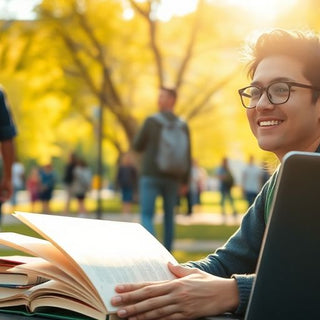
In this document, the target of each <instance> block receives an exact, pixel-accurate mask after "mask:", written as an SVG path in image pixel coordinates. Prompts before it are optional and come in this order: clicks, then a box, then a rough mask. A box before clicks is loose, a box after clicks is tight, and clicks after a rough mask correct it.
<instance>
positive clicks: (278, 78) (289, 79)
mask: <svg viewBox="0 0 320 320" xmlns="http://www.w3.org/2000/svg"><path fill="white" fill-rule="evenodd" d="M279 81H291V82H294V79H291V78H287V77H277V78H274V79H272V80H271V81H270V82H269V84H271V83H274V82H279ZM259 84H261V81H253V82H251V85H252V86H254V85H259Z"/></svg>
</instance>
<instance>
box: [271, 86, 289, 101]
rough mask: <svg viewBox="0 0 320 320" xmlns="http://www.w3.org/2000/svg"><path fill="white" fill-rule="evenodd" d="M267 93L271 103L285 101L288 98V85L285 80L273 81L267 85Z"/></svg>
mask: <svg viewBox="0 0 320 320" xmlns="http://www.w3.org/2000/svg"><path fill="white" fill-rule="evenodd" d="M267 94H268V97H269V100H270V102H271V103H274V104H281V103H285V102H286V101H287V100H288V99H289V95H290V87H289V85H288V84H287V83H285V82H277V83H273V84H272V85H270V86H269V88H268V90H267Z"/></svg>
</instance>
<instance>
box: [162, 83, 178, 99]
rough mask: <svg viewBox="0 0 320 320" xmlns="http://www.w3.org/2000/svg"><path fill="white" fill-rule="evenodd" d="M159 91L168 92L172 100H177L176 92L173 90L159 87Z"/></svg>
mask: <svg viewBox="0 0 320 320" xmlns="http://www.w3.org/2000/svg"><path fill="white" fill-rule="evenodd" d="M160 90H164V91H166V92H168V94H169V95H171V96H172V97H173V98H174V99H177V90H176V89H174V88H168V87H164V86H162V87H160Z"/></svg>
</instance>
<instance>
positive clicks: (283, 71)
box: [112, 30, 320, 319]
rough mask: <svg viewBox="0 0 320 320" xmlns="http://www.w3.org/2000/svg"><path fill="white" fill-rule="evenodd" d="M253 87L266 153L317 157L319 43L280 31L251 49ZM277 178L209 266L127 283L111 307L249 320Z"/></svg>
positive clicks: (251, 117)
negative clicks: (158, 279)
mask: <svg viewBox="0 0 320 320" xmlns="http://www.w3.org/2000/svg"><path fill="white" fill-rule="evenodd" d="M251 54H252V58H251V62H250V64H249V75H250V77H251V79H252V82H251V84H250V85H249V86H248V87H245V88H243V89H240V90H239V94H240V96H241V101H242V104H243V106H244V107H245V108H246V112H247V117H248V121H249V124H250V128H251V130H252V132H253V134H254V136H255V137H256V139H257V141H258V144H259V146H260V147H261V148H262V149H263V150H267V151H271V152H273V153H274V154H275V155H276V156H277V157H278V158H279V160H280V161H281V160H282V158H283V156H284V155H285V154H286V153H287V152H288V151H293V150H296V151H312V152H313V151H315V152H318V151H319V144H320V99H318V98H319V93H320V89H319V88H320V42H319V39H318V37H316V36H315V35H313V34H311V33H300V32H288V31H284V30H274V31H272V32H270V33H265V34H263V35H261V36H260V38H259V39H258V41H257V42H256V44H255V46H254V47H253V48H252V53H251ZM276 178H277V171H276V172H275V174H274V175H273V176H272V177H271V178H270V179H269V181H268V182H267V183H266V184H265V186H264V187H263V188H262V191H261V192H260V193H259V195H258V196H257V198H256V200H255V202H254V203H253V205H252V206H251V207H250V208H249V209H248V212H247V213H246V215H245V216H244V218H243V221H242V223H241V226H240V228H239V230H238V231H237V232H236V233H235V234H234V235H233V236H232V237H231V238H230V239H229V240H228V241H227V243H226V244H225V246H223V247H222V248H220V249H218V250H217V251H216V252H215V253H213V254H210V255H209V256H207V257H206V258H205V259H203V260H200V261H195V262H189V263H186V264H185V265H183V266H180V265H178V266H173V265H169V269H170V271H171V272H172V273H173V274H174V275H175V276H176V277H177V278H176V279H175V280H173V281H167V282H155V283H140V284H123V285H119V286H118V287H116V292H117V294H116V295H115V297H114V298H113V299H112V304H113V305H115V306H117V307H118V312H117V314H118V316H119V317H122V318H129V319H196V318H200V317H204V316H209V315H217V314H220V313H223V312H228V311H229V312H235V313H238V314H242V313H244V311H245V309H246V307H247V304H248V300H249V295H250V291H251V288H252V284H253V280H254V278H255V274H254V272H255V269H256V264H257V260H258V256H259V251H260V247H261V242H262V239H263V235H264V231H265V227H266V221H267V219H268V213H269V204H270V203H271V199H272V191H273V187H274V185H275V181H276Z"/></svg>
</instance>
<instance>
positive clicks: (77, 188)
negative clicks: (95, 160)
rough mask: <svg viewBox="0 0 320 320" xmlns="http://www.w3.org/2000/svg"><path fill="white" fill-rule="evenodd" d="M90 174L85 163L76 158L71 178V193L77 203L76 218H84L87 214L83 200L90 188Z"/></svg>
mask: <svg viewBox="0 0 320 320" xmlns="http://www.w3.org/2000/svg"><path fill="white" fill-rule="evenodd" d="M91 179H92V173H91V170H90V168H89V166H88V164H87V162H86V161H85V160H84V159H82V158H77V160H76V165H75V167H74V168H73V178H72V184H71V193H72V195H73V196H74V197H75V198H76V199H77V201H78V216H79V217H84V216H85V214H86V213H87V209H86V206H85V199H86V195H87V192H88V191H89V190H90V188H91Z"/></svg>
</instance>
